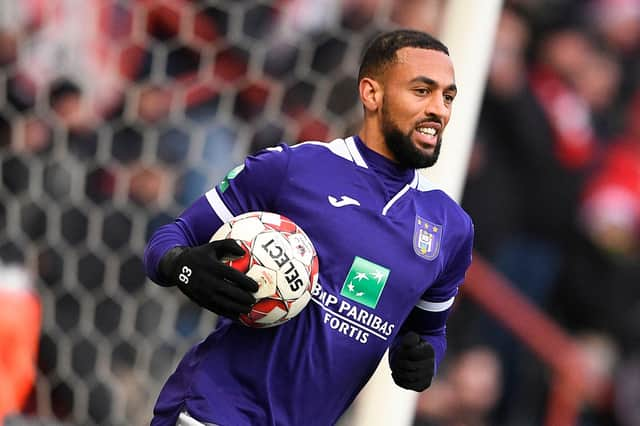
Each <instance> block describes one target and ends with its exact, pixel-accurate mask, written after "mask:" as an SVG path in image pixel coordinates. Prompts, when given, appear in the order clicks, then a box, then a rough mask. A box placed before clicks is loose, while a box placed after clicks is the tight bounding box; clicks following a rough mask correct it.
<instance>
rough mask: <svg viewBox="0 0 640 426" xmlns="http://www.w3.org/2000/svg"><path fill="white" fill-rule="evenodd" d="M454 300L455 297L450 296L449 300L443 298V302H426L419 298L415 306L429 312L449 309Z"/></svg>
mask: <svg viewBox="0 0 640 426" xmlns="http://www.w3.org/2000/svg"><path fill="white" fill-rule="evenodd" d="M454 300H455V297H452V298H451V299H449V300H445V301H444V302H428V301H426V300H421V301H419V302H418V304H417V305H416V308H419V309H422V310H423V311H429V312H442V311H446V310H447V309H449V308H450V307H451V306H452V305H453V301H454Z"/></svg>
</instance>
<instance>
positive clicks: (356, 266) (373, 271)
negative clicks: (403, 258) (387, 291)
mask: <svg viewBox="0 0 640 426" xmlns="http://www.w3.org/2000/svg"><path fill="white" fill-rule="evenodd" d="M389 272H391V271H390V270H389V269H387V268H385V267H384V266H380V265H378V264H376V263H373V262H370V261H368V260H366V259H363V258H361V257H358V256H356V257H355V259H353V264H352V265H351V269H349V273H348V274H347V278H346V279H345V280H344V284H343V285H342V290H341V291H340V294H341V295H342V296H344V297H346V298H347V299H351V300H353V301H356V302H358V303H361V304H363V305H365V306H368V307H370V308H375V307H376V306H377V305H378V300H379V299H380V295H381V294H382V289H384V286H385V285H386V284H387V278H389Z"/></svg>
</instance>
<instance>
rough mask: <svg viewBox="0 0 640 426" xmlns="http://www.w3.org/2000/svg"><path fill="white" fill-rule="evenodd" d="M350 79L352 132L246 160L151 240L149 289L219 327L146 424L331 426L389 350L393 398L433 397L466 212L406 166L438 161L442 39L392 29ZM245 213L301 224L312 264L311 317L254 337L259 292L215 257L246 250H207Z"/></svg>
mask: <svg viewBox="0 0 640 426" xmlns="http://www.w3.org/2000/svg"><path fill="white" fill-rule="evenodd" d="M358 82H359V83H358V89H359V94H360V99H361V101H362V104H363V107H364V121H363V125H362V127H361V129H360V131H359V132H358V134H357V135H354V136H350V137H347V138H345V139H336V140H334V141H331V142H328V143H320V142H307V143H301V144H298V145H295V146H287V145H285V144H282V145H279V146H276V147H273V148H269V149H266V150H264V151H262V152H259V153H258V154H256V155H255V156H249V157H248V158H247V159H246V160H245V161H244V164H242V165H240V166H238V167H236V168H235V169H233V170H232V171H231V172H229V174H228V175H227V176H226V178H225V179H224V180H223V181H222V182H221V183H220V184H219V185H217V186H216V187H214V188H212V189H211V190H210V191H208V192H207V193H206V194H204V195H203V196H202V197H201V198H199V199H198V200H196V201H195V202H194V203H193V205H191V206H189V207H188V208H187V209H186V210H185V211H184V212H183V213H182V214H181V215H180V216H179V217H178V218H177V219H176V220H175V222H173V223H171V224H168V225H165V226H164V227H161V228H159V229H158V230H157V231H156V232H155V234H154V235H153V236H152V238H151V240H150V242H149V244H148V247H147V249H146V252H145V265H146V268H147V273H148V275H149V276H150V278H151V279H153V280H154V281H155V282H157V283H159V284H161V285H165V286H173V285H175V286H177V287H178V288H179V289H180V290H181V291H182V292H183V293H184V294H185V295H186V296H187V297H189V298H190V299H191V300H193V301H194V302H195V303H197V304H198V305H200V306H202V307H204V308H206V309H209V310H211V311H213V312H215V313H217V314H218V315H220V318H219V321H218V324H217V327H216V329H215V331H213V332H212V333H211V334H210V335H209V336H208V337H207V338H206V339H204V340H203V341H202V342H200V343H199V344H197V345H196V346H194V347H193V348H192V349H191V350H190V351H189V352H187V354H186V355H185V356H184V358H183V359H182V361H181V362H180V364H179V365H178V367H177V369H176V371H175V372H174V373H173V374H172V375H171V377H170V378H169V379H168V380H167V382H166V384H165V386H164V388H163V389H162V391H161V393H160V395H159V397H158V401H157V403H156V406H155V409H154V418H153V420H152V425H154V426H161V425H163V426H164V425H171V426H173V425H176V424H178V425H181V424H215V425H232V426H238V425H331V424H335V422H336V421H337V420H338V419H339V417H340V416H341V415H342V414H343V413H344V411H345V410H346V409H347V408H348V407H349V405H350V404H351V403H352V401H353V400H354V398H355V397H356V395H357V394H358V392H359V391H360V390H361V389H362V387H363V386H364V385H365V384H366V383H367V381H368V380H369V378H370V377H371V375H372V374H373V372H374V370H375V369H376V366H377V365H378V363H379V362H380V360H381V359H382V356H383V354H384V352H385V350H387V349H390V352H389V353H390V355H389V363H390V367H391V371H392V376H393V379H394V381H395V382H396V383H397V384H398V385H399V386H401V387H403V388H407V389H412V390H415V391H418V392H419V391H422V390H424V389H426V388H427V387H428V386H429V385H430V383H431V380H432V377H433V375H434V374H435V372H436V370H437V366H438V364H439V362H440V361H441V360H442V357H443V355H444V352H445V348H446V337H445V329H446V325H445V323H446V319H447V315H448V314H449V311H450V310H451V306H452V304H453V302H454V298H455V296H456V294H457V292H458V287H459V285H460V284H461V283H462V281H463V279H464V275H465V272H466V270H467V268H468V266H469V264H470V262H471V247H472V241H473V225H472V222H471V219H470V218H469V216H468V215H467V214H466V213H465V212H464V211H463V210H462V209H461V208H460V207H459V206H458V204H456V203H455V202H454V201H453V200H452V199H451V198H449V197H448V196H447V195H446V194H445V193H444V192H443V191H442V190H439V189H438V188H436V187H435V186H434V185H433V184H432V183H430V182H429V181H428V180H427V179H425V177H424V176H422V175H421V174H420V173H418V171H417V170H416V169H419V168H424V167H429V166H431V165H433V164H434V163H435V162H436V160H437V158H438V153H439V151H440V147H441V144H442V135H443V132H444V129H445V127H446V126H447V123H448V122H449V118H450V115H451V108H452V105H453V100H454V98H455V96H456V85H455V78H454V70H453V65H452V62H451V59H450V57H449V53H448V49H447V48H446V46H444V45H443V44H442V43H441V42H440V41H439V40H437V39H435V38H433V37H432V36H430V35H428V34H425V33H422V32H417V31H408V30H397V31H392V32H388V33H384V34H381V35H380V36H378V37H377V38H376V39H375V40H374V41H373V42H372V43H371V44H370V45H369V47H368V48H367V50H366V51H365V54H364V57H363V60H362V64H361V66H360V72H359V76H358ZM257 210H260V211H270V212H276V213H280V214H283V215H284V216H287V217H289V218H290V219H292V220H293V221H294V222H296V223H297V224H298V225H300V226H301V228H302V229H304V231H305V232H306V233H307V235H309V237H310V238H311V240H312V241H313V243H314V245H315V247H316V250H317V252H318V256H319V262H320V272H319V282H318V285H317V286H315V287H314V289H313V292H312V299H311V302H310V303H309V305H307V307H306V308H305V309H304V310H303V311H302V312H301V313H300V314H299V315H298V316H297V317H295V318H293V319H292V320H290V321H288V322H287V323H285V324H282V325H280V326H277V327H273V328H267V329H252V328H249V327H246V326H244V325H241V324H239V323H238V322H237V318H238V316H239V314H240V313H246V312H248V311H249V310H250V308H251V305H252V303H254V301H255V300H254V298H253V296H252V292H254V291H255V290H256V289H257V284H256V283H255V281H253V280H251V279H250V278H248V277H247V276H246V275H244V274H242V273H240V272H238V271H236V270H233V269H231V268H230V267H228V266H226V265H224V264H223V263H222V262H221V261H220V259H221V257H223V256H225V255H242V254H244V252H243V250H242V249H241V248H240V247H239V246H238V245H237V244H236V243H235V241H232V240H222V241H216V242H209V239H210V237H211V235H212V234H213V233H214V232H215V231H216V229H217V228H218V227H219V226H221V225H222V224H223V223H224V222H225V221H228V220H229V219H231V218H232V217H233V216H236V215H238V214H241V213H244V212H248V211H257ZM356 287H357V290H358V291H354V290H355V289H356Z"/></svg>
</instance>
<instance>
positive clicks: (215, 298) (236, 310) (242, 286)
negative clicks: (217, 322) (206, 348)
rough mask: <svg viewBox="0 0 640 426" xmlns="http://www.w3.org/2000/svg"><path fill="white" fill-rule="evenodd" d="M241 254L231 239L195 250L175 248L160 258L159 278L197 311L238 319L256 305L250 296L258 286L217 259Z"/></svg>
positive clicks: (241, 250)
mask: <svg viewBox="0 0 640 426" xmlns="http://www.w3.org/2000/svg"><path fill="white" fill-rule="evenodd" d="M244 254H245V251H244V249H243V248H242V247H240V246H239V245H238V243H236V242H235V240H232V239H226V240H219V241H213V242H210V243H207V244H203V245H201V246H198V247H175V248H173V249H171V250H169V252H167V254H165V255H164V256H163V258H162V260H161V262H160V274H161V275H162V276H163V277H164V279H165V280H166V281H167V284H173V285H177V286H178V288H179V289H180V290H181V291H182V292H183V293H184V294H185V295H186V296H187V297H188V298H189V299H191V300H192V301H194V302H195V303H197V304H198V305H200V306H201V307H203V308H205V309H208V310H210V311H212V312H215V313H216V314H218V315H223V316H225V317H228V318H232V319H238V316H239V315H240V314H246V313H248V312H249V311H250V310H251V307H252V306H253V304H254V303H255V302H256V300H255V298H254V297H253V295H252V294H251V293H253V292H255V291H257V290H258V284H257V283H256V282H255V281H254V280H252V279H251V278H249V277H248V276H247V275H245V274H243V273H242V272H240V271H238V270H236V269H233V268H232V267H231V266H229V265H227V264H225V263H223V262H222V261H221V260H220V259H222V258H223V257H231V256H233V257H238V256H243V255H244Z"/></svg>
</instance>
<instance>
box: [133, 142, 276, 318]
mask: <svg viewBox="0 0 640 426" xmlns="http://www.w3.org/2000/svg"><path fill="white" fill-rule="evenodd" d="M283 152H285V153H286V152H287V150H286V149H285V148H281V149H275V150H265V151H262V152H261V153H259V154H257V155H255V156H250V157H248V158H247V159H246V160H245V162H244V164H242V165H241V166H238V167H236V168H234V169H233V170H231V171H230V172H229V173H228V174H227V176H226V177H225V178H224V180H223V181H222V182H221V183H220V184H219V185H217V186H216V187H214V188H212V189H211V190H210V191H208V192H207V193H206V194H204V195H203V196H201V197H200V198H199V199H197V200H196V201H195V202H194V203H193V204H192V205H191V206H189V207H188V208H187V209H186V210H185V211H184V212H183V213H182V214H181V215H180V216H179V217H178V218H177V219H176V220H175V221H174V222H172V223H170V224H167V225H164V226H162V227H160V228H158V230H156V231H155V232H154V234H153V235H152V237H151V239H150V240H149V243H148V244H147V247H146V250H145V255H144V264H145V269H146V272H147V275H148V276H149V277H150V278H151V279H152V280H153V281H154V282H156V283H158V284H160V285H164V286H174V285H175V286H177V287H178V288H179V289H180V290H181V291H182V292H183V293H184V294H185V295H186V296H187V297H189V298H190V299H191V300H192V301H194V302H195V303H197V304H198V305H200V306H202V307H204V308H206V309H208V310H210V311H212V312H215V313H217V314H219V315H223V316H226V317H230V318H237V317H238V315H240V314H241V313H247V312H249V310H250V309H251V306H252V305H253V304H254V303H255V299H254V297H253V295H252V294H251V293H252V292H255V291H257V289H258V285H257V284H256V282H255V281H254V280H252V279H250V278H249V277H247V276H246V275H245V274H242V273H240V272H238V271H236V270H235V269H233V268H231V267H229V266H228V265H226V264H225V263H224V262H222V261H221V260H220V259H221V258H222V257H225V256H242V255H244V250H243V249H242V248H241V247H240V246H238V245H237V244H236V243H235V242H234V241H232V240H224V241H215V242H209V240H210V238H211V235H213V234H214V233H215V231H216V230H217V229H218V228H219V227H220V226H221V225H222V224H223V223H224V222H226V221H228V220H230V219H231V218H232V217H234V216H236V215H238V214H240V213H244V212H247V211H255V210H266V211H274V210H273V209H274V208H275V200H276V199H277V187H278V183H279V182H280V180H281V179H282V178H283V176H284V172H285V170H286V167H287V164H288V156H287V155H286V154H283ZM274 189H275V190H274Z"/></svg>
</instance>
